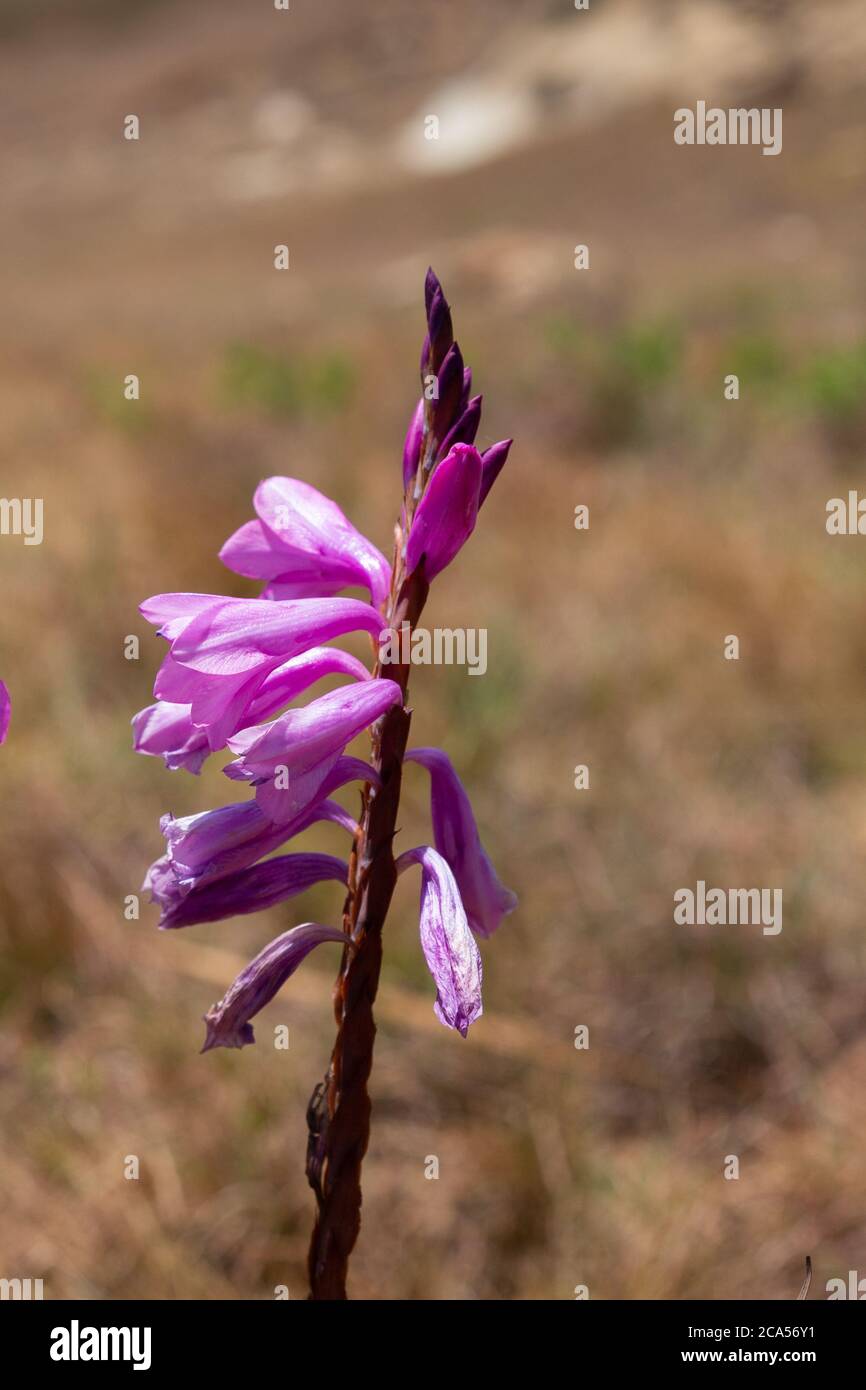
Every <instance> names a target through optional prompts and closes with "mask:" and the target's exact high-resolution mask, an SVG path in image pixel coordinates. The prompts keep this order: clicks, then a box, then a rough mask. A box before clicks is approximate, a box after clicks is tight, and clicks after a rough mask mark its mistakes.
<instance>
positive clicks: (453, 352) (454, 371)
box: [432, 343, 463, 439]
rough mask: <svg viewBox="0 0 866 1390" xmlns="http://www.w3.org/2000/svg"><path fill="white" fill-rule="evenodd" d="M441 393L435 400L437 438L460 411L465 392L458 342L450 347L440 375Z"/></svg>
mask: <svg viewBox="0 0 866 1390" xmlns="http://www.w3.org/2000/svg"><path fill="white" fill-rule="evenodd" d="M438 389H439V394H438V396H437V397H436V399H435V400H434V401H433V403H432V404H433V432H434V434H435V435H436V438H437V439H441V438H442V436H443V435H445V434H447V433H448V431H449V430H450V428H451V426H452V425H453V424H454V422H455V420H456V419H457V416H458V414H459V413H460V397H461V396H462V394H463V355H462V353H461V352H460V349H459V347H458V346H457V344H456V343H454V344H452V346H451V347H450V348H449V349H448V353H447V355H446V357H445V361H444V362H443V363H442V366H441V368H440V371H439V376H438Z"/></svg>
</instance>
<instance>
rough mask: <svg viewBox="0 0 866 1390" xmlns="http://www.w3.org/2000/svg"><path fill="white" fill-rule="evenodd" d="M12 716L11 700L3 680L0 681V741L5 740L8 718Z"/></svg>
mask: <svg viewBox="0 0 866 1390" xmlns="http://www.w3.org/2000/svg"><path fill="white" fill-rule="evenodd" d="M11 718H12V701H11V700H10V698H9V691H8V690H7V689H6V684H5V682H4V681H0V743H5V742H6V735H7V734H8V732H9V720H10V719H11Z"/></svg>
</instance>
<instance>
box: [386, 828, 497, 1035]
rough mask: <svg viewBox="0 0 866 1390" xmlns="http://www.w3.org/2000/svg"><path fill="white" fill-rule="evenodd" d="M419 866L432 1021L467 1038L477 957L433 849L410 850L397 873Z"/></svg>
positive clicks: (475, 1010)
mask: <svg viewBox="0 0 866 1390" xmlns="http://www.w3.org/2000/svg"><path fill="white" fill-rule="evenodd" d="M410 864H420V865H421V921H420V928H421V949H422V950H423V952H424V959H425V960H426V962H427V966H428V969H429V971H430V974H431V975H432V976H433V979H434V980H435V982H436V1003H435V1004H434V1006H433V1007H434V1009H435V1011H436V1017H437V1018H438V1019H439V1020H440V1021H441V1022H442V1023H444V1024H446V1025H447V1027H449V1028H456V1029H457V1031H458V1033H460V1034H461V1036H462V1037H464V1038H465V1037H466V1034H467V1033H468V1031H469V1025H470V1024H471V1023H474V1022H475V1020H476V1018H479V1017H480V1016H481V1012H482V1007H481V956H480V955H479V952H478V947H477V946H476V944H475V938H474V936H473V935H472V932H471V931H470V930H469V923H468V921H467V920H466V913H465V911H464V908H463V903H462V901H461V899H460V891H459V889H458V887H457V882H456V880H455V878H454V875H453V874H452V872H451V870H450V869H449V867H448V865H447V863H446V862H445V860H444V859H443V858H442V855H441V854H438V853H437V852H436V850H435V849H430V847H429V846H427V845H424V846H420V847H419V848H417V849H408V850H406V852H405V853H404V854H401V855H400V858H399V859H398V860H397V872H398V873H402V871H403V870H404V869H407V868H408V867H409V865H410Z"/></svg>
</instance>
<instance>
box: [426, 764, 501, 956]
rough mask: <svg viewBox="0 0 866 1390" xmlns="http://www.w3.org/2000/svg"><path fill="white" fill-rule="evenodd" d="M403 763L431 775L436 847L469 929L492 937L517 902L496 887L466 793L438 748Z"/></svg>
mask: <svg viewBox="0 0 866 1390" xmlns="http://www.w3.org/2000/svg"><path fill="white" fill-rule="evenodd" d="M406 760H407V761H408V762H413V763H420V764H421V766H422V767H426V769H427V771H428V772H429V774H430V812H431V817H432V820H433V839H434V842H435V845H436V848H437V850H438V851H439V853H440V854H441V855H442V857H443V858H444V859H446V860H447V862H448V865H449V867H450V869H451V871H452V873H453V874H454V877H455V879H456V880H457V887H458V888H459V890H460V897H461V899H462V902H463V906H464V908H465V909H466V916H467V918H468V921H469V925H470V927H471V928H472V930H473V931H474V932H475V933H476V934H477V935H478V936H485V937H486V936H491V935H492V934H493V932H495V931H496V928H497V927H498V926H499V924H500V922H501V921H502V918H503V917H507V916H508V914H509V912H513V911H514V909H515V907H516V906H517V897H516V895H515V894H514V893H512V892H511V891H510V889H508V888H505V887H504V886H503V884H502V883H500V881H499V879H498V878H497V876H496V871H495V869H494V868H493V865H492V864H491V862H490V860H489V859H488V857H487V855H486V853H485V851H484V846H483V845H482V843H481V839H480V837H479V835H478V826H477V825H476V824H475V817H474V815H473V814H472V805H471V803H470V801H469V797H468V796H467V794H466V788H465V787H464V786H463V783H462V782H461V781H460V778H459V777H458V776H457V773H456V772H455V771H454V765H453V763H452V762H451V759H450V758H449V757H448V754H447V753H443V752H442V750H441V749H440V748H412V749H410V750H409V752H408V753H407V754H406Z"/></svg>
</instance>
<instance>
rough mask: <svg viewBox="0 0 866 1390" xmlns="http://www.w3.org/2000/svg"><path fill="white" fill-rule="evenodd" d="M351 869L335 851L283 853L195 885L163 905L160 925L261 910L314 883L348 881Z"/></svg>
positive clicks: (212, 919)
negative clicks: (190, 889)
mask: <svg viewBox="0 0 866 1390" xmlns="http://www.w3.org/2000/svg"><path fill="white" fill-rule="evenodd" d="M348 872H349V866H348V864H346V863H345V862H344V860H342V859H336V858H335V857H334V856H333V855H331V854H282V855H279V856H278V857H277V858H276V859H266V860H265V861H264V863H263V864H256V865H254V866H253V868H251V869H242V870H241V871H240V872H238V873H234V874H227V875H226V877H225V878H221V879H218V880H217V881H216V882H215V883H210V884H208V885H206V886H205V887H203V888H194V889H192V891H191V892H189V893H187V894H185V895H184V896H183V897H174V898H172V900H171V901H170V902H169V903H168V904H167V905H165V906H164V907H163V911H162V915H161V916H160V919H159V925H160V927H163V928H172V927H192V926H196V925H197V924H198V923H200V922H220V921H222V920H223V919H224V918H226V917H240V916H242V915H244V914H245V913H248V912H261V911H263V910H264V909H265V908H267V907H275V906H276V904H277V903H281V902H285V901H286V900H287V899H288V898H294V897H296V896H297V894H298V893H303V892H305V891H306V889H308V888H311V887H312V886H313V884H314V883H324V882H326V881H327V880H328V879H335V880H336V882H337V883H345V882H346V878H347V876H348ZM154 896H156V895H155V894H154Z"/></svg>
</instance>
